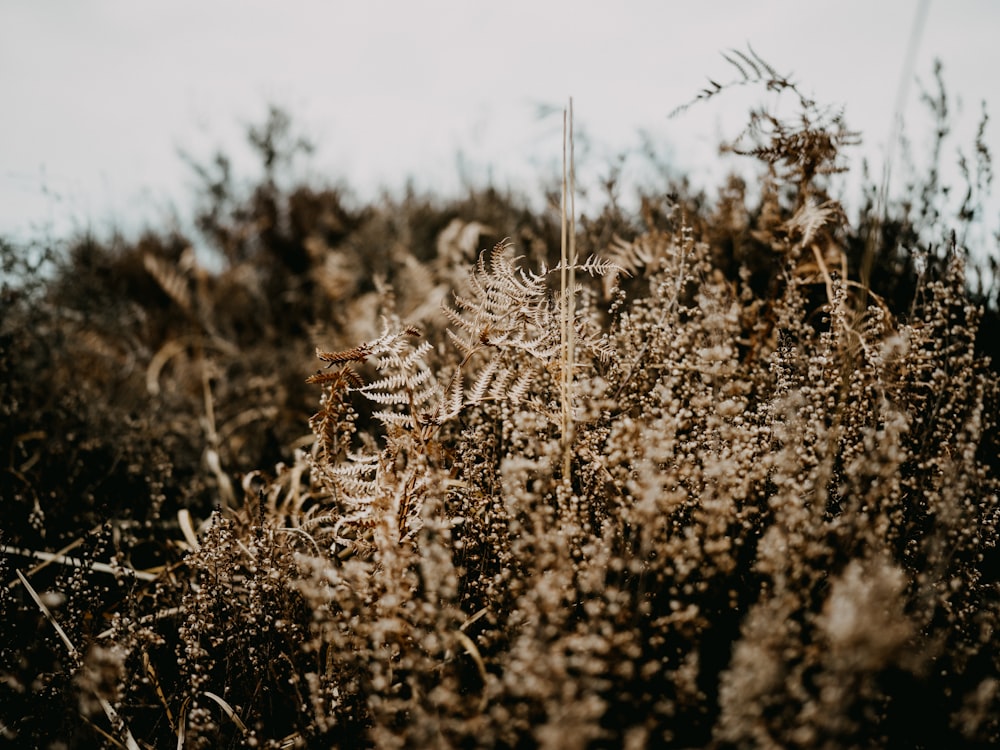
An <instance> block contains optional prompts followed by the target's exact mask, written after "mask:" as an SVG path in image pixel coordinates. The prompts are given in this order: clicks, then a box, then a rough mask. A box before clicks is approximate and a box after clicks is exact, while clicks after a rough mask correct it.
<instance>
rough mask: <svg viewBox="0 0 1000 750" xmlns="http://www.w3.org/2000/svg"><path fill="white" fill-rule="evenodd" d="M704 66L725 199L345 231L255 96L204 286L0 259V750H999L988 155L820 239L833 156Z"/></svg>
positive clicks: (672, 187)
mask: <svg viewBox="0 0 1000 750" xmlns="http://www.w3.org/2000/svg"><path fill="white" fill-rule="evenodd" d="M732 62H733V66H734V70H735V73H734V75H735V80H734V85H741V86H759V87H760V88H761V90H762V91H763V90H765V89H766V90H769V91H771V92H775V93H776V94H777V95H779V96H781V97H783V98H784V99H785V100H786V101H790V102H791V104H793V105H794V109H795V110H796V112H795V115H794V116H793V117H791V118H779V117H778V116H776V115H774V114H772V113H770V112H767V111H764V110H759V111H754V112H752V113H750V121H749V125H748V127H747V129H746V131H745V132H744V133H743V134H742V135H740V136H739V139H738V140H737V141H736V142H735V143H734V144H732V145H731V146H730V150H732V151H735V152H737V154H743V155H744V156H745V157H746V158H748V159H756V160H757V162H758V164H759V170H758V175H759V177H758V178H757V179H756V180H755V181H754V183H753V184H748V183H746V182H744V180H742V179H740V178H737V177H733V178H731V179H729V180H728V181H726V182H725V184H723V185H722V186H721V187H720V188H719V190H718V191H717V192H716V193H714V194H712V195H708V194H705V193H703V192H700V191H697V190H694V189H693V188H691V187H690V186H689V185H688V184H687V183H686V182H684V181H677V182H674V183H672V184H664V185H661V186H660V187H659V189H658V190H650V191H646V192H645V193H644V194H643V195H642V196H641V209H640V210H639V211H638V212H637V213H636V214H634V215H633V214H630V213H627V212H626V211H624V210H623V209H622V208H621V207H620V205H619V203H618V202H617V201H616V200H614V190H615V187H614V186H613V185H609V186H608V192H609V199H608V202H607V206H606V208H605V210H604V211H603V212H602V213H600V214H599V215H595V216H584V217H580V218H579V219H578V220H576V221H573V211H572V210H571V209H570V210H568V211H564V212H563V213H562V215H561V214H560V211H559V208H558V206H559V203H560V201H561V200H563V199H562V198H560V196H559V195H558V192H557V193H556V194H555V195H554V196H553V204H554V205H555V210H553V211H551V212H548V213H539V212H536V211H532V210H531V209H529V208H528V207H527V206H526V205H524V204H522V203H521V202H520V201H519V200H518V198H517V197H516V196H512V195H509V194H503V193H500V192H498V191H496V190H492V189H486V188H484V189H475V190H470V191H469V194H468V195H467V196H466V197H465V198H462V199H451V200H443V199H440V198H437V197H434V196H422V195H415V194H408V195H404V196H402V197H398V198H386V199H385V200H384V201H382V202H380V203H378V204H376V205H366V206H357V205H352V202H351V200H350V198H349V196H348V195H345V193H344V192H343V191H341V190H339V189H332V188H320V187H315V186H311V185H288V184H286V183H285V181H283V174H284V170H286V169H288V168H289V165H290V164H291V162H292V161H293V160H295V159H296V158H299V157H301V156H302V155H303V154H302V151H303V150H304V144H302V143H301V142H300V141H299V140H298V139H297V138H296V137H295V134H294V132H293V129H292V127H291V124H290V123H289V121H288V119H287V117H285V116H284V115H283V114H282V113H281V112H280V111H272V112H271V113H270V116H269V118H268V119H267V121H266V122H264V123H263V124H261V125H260V126H259V127H255V128H252V129H251V130H250V133H249V136H250V141H251V143H252V144H253V146H254V147H255V148H256V149H257V151H258V153H259V154H260V157H261V164H262V167H263V170H262V173H261V176H260V179H259V180H258V181H257V182H256V184H254V185H253V186H251V187H249V188H246V187H244V186H243V185H241V184H240V183H239V182H238V181H237V180H236V178H235V177H234V175H233V174H232V169H231V167H230V164H229V161H228V160H227V159H226V157H225V156H224V155H221V154H220V155H219V156H218V157H217V158H216V159H215V160H214V161H213V162H211V163H209V164H205V165H198V166H196V172H197V175H198V177H199V179H200V181H201V184H202V185H203V191H202V194H201V196H200V201H201V202H200V205H199V209H198V213H197V231H198V234H199V239H198V240H197V242H200V243H201V244H202V245H204V246H206V247H208V248H210V249H211V251H212V252H213V253H214V254H215V256H214V257H215V259H216V260H217V261H218V262H217V264H216V265H212V264H209V263H207V262H206V260H205V258H204V257H203V256H201V255H199V254H196V253H195V252H194V251H193V250H192V245H193V241H192V239H191V238H189V237H187V236H184V235H183V233H182V232H180V231H179V230H170V229H165V230H163V231H161V232H152V231H151V232H148V233H146V234H145V235H144V236H142V237H141V238H139V239H138V240H135V239H125V238H121V237H111V238H97V237H93V236H79V237H74V238H71V239H65V240H61V241H59V242H48V243H45V242H37V243H33V244H27V245H23V244H14V243H11V242H9V241H4V240H0V255H2V260H3V289H2V295H3V297H2V304H0V420H2V428H0V461H2V471H0V503H2V505H0V513H2V526H0V544H2V556H0V617H2V623H3V625H2V628H0V742H2V743H4V744H5V746H11V747H33V748H90V747H97V746H102V747H113V748H129V749H130V750H131V749H135V748H165V747H177V748H227V747H260V748H292V747H310V748H329V747H345V748H353V747H379V748H404V747H411V748H431V747H461V748H474V747H510V748H534V747H540V748H570V749H572V748H592V747H593V748H597V747H625V748H645V747H663V748H720V749H721V748H757V747H761V748H768V747H771V748H848V747H864V748H879V747H886V748H889V747H907V748H919V747H928V748H930V747H951V748H960V747H995V746H997V745H998V744H1000V554H998V550H997V544H996V542H997V532H998V523H1000V501H998V494H1000V458H998V457H1000V434H998V429H997V427H998V425H997V420H998V413H1000V379H998V370H997V365H996V363H997V361H998V360H997V356H998V354H1000V352H998V351H997V333H996V330H997V325H998V324H1000V316H998V293H1000V286H998V284H997V281H996V278H997V277H996V270H997V268H996V259H997V257H998V248H997V246H996V244H994V246H993V247H992V248H977V252H978V256H977V257H992V258H993V261H992V264H993V267H992V269H991V268H989V267H988V266H987V267H985V268H979V267H978V266H974V264H973V263H972V262H971V261H970V260H969V259H968V256H967V249H966V248H965V247H963V242H964V238H965V237H966V236H967V234H966V230H967V229H968V227H969V226H971V225H972V224H973V223H974V222H976V221H978V220H979V219H980V218H981V217H980V212H981V210H982V208H981V206H982V202H981V199H982V196H983V195H984V194H985V191H987V190H988V189H989V183H990V181H991V178H992V173H991V165H990V154H989V151H988V149H987V148H986V146H985V144H984V143H983V141H982V138H978V139H977V140H976V143H974V144H967V145H968V153H969V157H968V160H967V162H963V164H964V166H965V169H964V171H963V174H964V175H965V176H966V178H967V182H968V184H967V185H959V186H952V189H951V191H950V195H952V196H955V195H959V196H960V195H966V198H965V200H964V201H963V202H962V203H961V206H960V208H959V210H958V211H948V210H946V209H945V208H944V206H945V202H944V201H943V197H942V196H944V195H946V194H949V191H948V186H945V185H942V184H940V178H939V176H938V171H937V169H936V168H935V169H931V170H930V171H928V172H925V173H921V174H918V175H916V176H915V177H914V178H913V181H912V182H909V183H907V184H906V185H904V186H903V187H902V189H901V190H900V191H898V194H896V195H895V197H892V196H891V195H890V196H889V197H888V198H886V196H885V194H884V193H882V192H881V191H880V189H879V186H878V185H873V186H872V187H871V188H869V189H867V191H866V193H865V195H864V196H863V197H862V200H860V201H859V202H860V204H861V208H860V210H858V211H857V215H856V216H855V217H853V218H852V217H849V216H848V215H847V212H846V211H845V210H844V209H843V208H842V207H841V205H840V204H839V203H838V202H837V200H835V198H834V197H833V196H832V195H830V193H829V190H830V178H831V175H834V174H836V173H837V172H838V171H839V170H841V169H842V164H843V161H842V158H843V152H844V149H849V148H850V147H851V145H852V144H853V143H855V142H856V141H857V139H858V137H859V136H857V135H856V134H854V133H852V132H850V130H849V129H848V128H847V126H846V125H845V123H844V120H843V118H842V117H841V115H840V113H838V112H836V111H830V110H827V109H825V108H823V107H822V106H821V105H819V104H817V103H816V102H814V101H811V100H810V99H808V98H806V97H805V96H803V95H802V94H801V93H800V91H799V89H798V88H797V87H796V86H795V85H794V84H793V83H792V82H790V81H789V80H787V79H786V78H784V77H783V76H780V75H779V74H778V73H777V72H776V71H774V70H773V69H772V68H771V67H770V66H768V65H767V64H766V63H764V62H763V61H761V60H760V59H759V58H757V57H756V56H754V55H753V54H742V53H736V54H735V55H734V56H733V59H732ZM726 88H727V87H726V86H718V87H715V86H713V88H711V89H708V90H706V91H705V92H703V93H702V95H701V97H700V98H710V97H713V96H716V95H723V94H724V93H725V89H726ZM924 98H925V100H926V102H927V104H928V111H929V113H930V125H929V128H930V129H932V131H933V132H937V134H938V136H937V142H936V143H937V146H936V147H935V148H936V152H937V153H938V154H940V152H941V149H940V144H941V143H942V142H943V141H944V139H945V138H947V118H948V109H947V107H948V98H947V96H946V95H945V92H944V87H943V85H941V84H940V77H938V78H937V82H936V84H935V85H934V86H931V87H930V89H929V91H928V92H925V95H924ZM680 116H683V114H681V115H680ZM981 133H982V130H981V131H980V134H981ZM568 163H569V165H570V167H572V159H569V160H568ZM898 171H899V172H900V173H902V172H903V170H902V169H900V170H898ZM570 205H571V204H570ZM567 216H568V219H567V218H566V217H567ZM994 241H995V240H994ZM991 357H992V359H991Z"/></svg>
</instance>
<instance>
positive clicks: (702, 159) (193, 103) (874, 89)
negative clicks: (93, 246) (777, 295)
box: [0, 0, 1000, 239]
mask: <svg viewBox="0 0 1000 750" xmlns="http://www.w3.org/2000/svg"><path fill="white" fill-rule="evenodd" d="M624 7H625V10H616V11H614V12H610V11H608V10H607V9H606V8H607V6H605V5H603V4H600V3H597V2H585V3H574V4H572V5H569V4H563V3H549V4H545V5H539V4H534V3H528V2H512V3H506V4H504V6H503V7H498V6H495V5H488V4H485V3H471V4H461V5H460V4H456V3H449V2H444V1H443V0H438V1H436V2H430V3H423V4H420V5H416V4H406V5H403V4H395V3H369V4H348V3H332V4H327V3H318V2H293V3H289V4H282V5H280V6H279V5H278V4H276V3H266V2H249V3H239V4H236V3H232V2H222V3H215V4H211V5H206V4H200V3H194V2H175V3H171V4H169V5H165V4H164V5H158V6H148V5H144V6H141V7H140V6H136V5H135V4H133V3H128V2H124V1H123V0H100V1H98V2H93V3H88V4H86V5H84V4H78V3H73V2H53V3H47V4H44V5H42V4H34V3H32V4H29V3H23V4H13V5H7V6H6V8H5V10H4V11H3V12H2V15H3V16H4V23H3V24H0V27H2V28H0V70H2V71H3V72H2V73H0V93H2V101H3V102H4V104H5V110H6V112H7V114H6V117H5V123H4V124H5V128H6V135H7V137H6V138H4V139H2V141H0V235H2V236H13V237H17V238H22V239H23V238H28V237H33V236H38V235H39V234H40V233H41V234H46V233H51V234H52V235H53V236H62V235H64V234H66V233H67V232H73V231H79V230H84V229H93V230H95V231H97V232H99V233H100V232H102V231H106V230H108V229H110V228H118V229H122V230H124V231H126V232H136V231H139V230H141V229H142V228H143V227H147V226H148V227H150V228H154V229H155V228H157V227H160V226H162V225H163V224H164V222H165V221H168V220H169V218H170V216H171V215H172V214H176V215H177V216H178V217H179V218H180V219H181V220H182V221H183V220H184V219H186V218H187V217H189V216H190V214H191V212H192V210H193V208H194V204H195V198H196V196H195V194H194V190H193V186H194V184H195V181H194V177H193V173H192V172H191V171H190V169H189V168H188V167H187V166H186V165H185V164H184V162H183V160H182V159H181V158H180V156H179V155H178V152H179V151H181V150H183V151H186V152H188V153H190V154H191V155H192V156H193V157H194V158H196V159H199V160H201V161H207V160H208V158H209V157H210V156H211V155H212V154H213V153H214V152H215V151H216V150H221V151H223V152H225V153H226V154H228V155H230V156H231V157H233V158H234V164H235V166H236V172H237V175H238V176H241V177H247V178H250V177H252V176H253V175H254V174H255V173H256V170H255V165H254V164H253V163H252V162H251V161H250V160H249V157H247V153H248V150H247V148H246V145H245V144H246V138H245V130H246V127H247V126H248V125H251V124H259V123H261V122H262V121H263V120H264V118H265V116H266V113H267V109H268V107H269V106H271V105H275V106H278V107H280V108H282V109H283V110H285V111H286V112H287V113H288V114H289V115H290V116H291V118H292V123H293V127H295V128H296V129H297V130H298V132H300V133H302V134H303V135H305V136H307V137H308V138H309V139H311V140H312V141H313V142H314V143H315V145H316V146H317V151H316V153H315V155H314V156H313V158H311V159H310V160H308V162H306V163H305V168H304V169H303V171H302V173H301V177H302V178H303V179H308V180H311V181H313V182H316V183H320V184H322V183H327V184H340V185H344V186H346V187H347V188H348V189H350V190H351V191H352V192H353V194H354V195H355V197H356V198H357V200H358V201H360V202H364V201H369V200H374V199H377V198H378V196H379V193H380V191H382V190H385V189H388V190H396V191H398V190H400V189H402V188H403V187H404V186H405V185H406V184H407V182H411V183H412V184H413V185H414V186H415V187H416V188H417V189H419V190H421V191H424V192H428V193H434V194H439V195H442V196H445V197H446V196H449V195H456V194H458V193H459V192H460V190H461V187H462V179H463V177H464V178H467V179H469V180H471V181H472V182H474V183H476V184H484V183H485V182H487V181H491V182H492V183H493V184H495V185H496V186H498V187H500V188H511V189H513V190H515V191H517V192H518V193H519V194H523V195H525V197H526V198H529V199H532V198H537V195H538V189H539V184H540V183H541V182H542V181H543V180H546V179H549V178H551V176H552V174H551V173H552V172H553V171H554V170H556V169H558V159H559V156H560V134H559V122H560V118H559V116H558V111H559V108H561V107H562V106H564V104H565V102H566V101H567V99H568V98H569V97H570V96H572V97H573V101H574V109H575V113H576V125H577V129H578V133H580V134H581V144H582V146H581V150H580V153H579V158H580V160H581V169H582V172H583V177H584V178H586V177H587V174H588V170H589V174H590V175H591V177H592V178H593V176H594V175H595V174H597V173H600V172H601V171H602V170H605V171H606V168H607V165H608V164H610V163H611V161H613V159H614V158H615V156H616V155H617V154H619V153H622V152H624V151H627V150H629V149H635V148H636V147H637V146H638V144H639V142H640V133H643V134H645V135H646V136H647V137H648V138H650V139H651V141H652V142H653V143H654V144H655V145H656V147H657V151H658V155H659V156H660V157H662V158H663V160H664V162H665V163H667V164H668V165H669V166H670V167H671V168H672V169H674V170H675V171H676V173H678V174H680V173H684V174H688V175H690V176H691V177H692V178H693V179H694V181H695V183H696V184H702V185H703V186H705V187H711V186H712V185H713V184H715V182H716V181H717V180H718V178H719V177H720V176H721V173H722V172H723V171H724V170H725V169H726V167H725V166H724V165H723V166H720V164H721V162H720V159H719V157H718V156H717V154H716V148H717V146H718V144H719V142H720V141H722V140H724V139H732V138H733V137H735V136H736V135H737V134H738V133H739V132H740V130H741V128H742V126H743V125H744V124H745V122H746V115H747V110H748V107H749V106H750V105H751V104H754V103H756V102H758V101H761V100H762V97H763V92H761V91H759V90H749V89H748V91H747V92H746V93H744V92H742V91H735V92H730V93H727V94H726V95H725V96H723V97H720V98H719V101H718V102H711V103H708V104H705V105H699V106H697V107H694V108H692V109H691V110H689V111H688V112H686V113H685V114H684V115H682V116H679V117H675V118H669V117H668V115H669V113H670V112H671V111H672V110H673V109H675V108H676V107H677V106H679V105H681V104H683V103H685V102H686V101H689V100H690V99H691V98H692V97H693V96H694V95H695V94H696V93H697V92H698V91H699V90H700V89H701V88H703V87H704V86H705V85H706V83H707V80H708V79H709V78H713V79H716V80H729V79H731V78H732V77H733V74H734V72H735V71H734V70H733V68H732V67H731V66H729V65H728V64H727V63H726V62H725V60H724V59H723V57H722V53H723V52H725V51H726V50H728V49H744V50H745V49H747V45H748V44H749V45H752V46H753V48H754V49H755V50H756V51H757V52H758V53H759V54H760V55H761V57H763V58H764V59H765V60H767V61H768V62H769V63H771V64H772V65H773V66H774V67H776V68H777V69H779V70H780V71H781V72H783V73H785V72H788V73H791V74H792V75H793V78H794V80H795V81H797V82H798V83H800V84H801V86H802V88H803V90H804V91H806V92H807V93H809V94H811V95H814V96H815V97H816V99H817V100H818V101H819V102H821V103H826V104H830V105H833V106H843V107H844V109H845V113H846V120H847V122H848V124H849V125H850V126H851V127H853V128H855V129H857V130H859V131H861V133H862V136H863V138H864V146H863V147H862V148H860V149H857V150H856V152H855V160H854V165H855V177H853V178H852V179H855V180H856V179H857V168H858V166H857V165H859V164H860V160H861V158H862V157H864V158H867V159H868V160H869V163H870V166H871V168H872V171H873V172H874V173H876V174H878V173H879V170H880V169H881V165H882V160H883V159H884V154H885V144H886V141H887V139H888V137H889V133H890V128H891V124H892V114H893V111H894V105H895V99H896V97H897V95H898V92H899V88H900V85H899V84H900V80H901V75H902V73H903V67H904V64H905V59H906V53H907V49H908V45H909V43H910V37H911V32H912V30H913V27H914V20H915V18H916V15H917V12H918V8H919V7H920V4H919V3H910V2H904V1H903V0H896V1H892V2H880V3H860V2H843V3H837V4H833V3H810V4H802V3H792V2H788V1H787V0H772V1H771V2H767V3H763V4H755V5H753V6H752V7H747V6H745V5H744V4H740V3H734V2H719V3H705V4H701V5H698V6H695V7H685V8H684V10H683V11H677V10H675V8H676V7H677V6H674V5H671V4H665V3H655V2H636V3H629V4H627V5H626V6H624ZM997 28H1000V5H997V4H994V3H990V2H985V1H983V0H978V1H977V0H967V1H966V2H958V3H951V4H947V5H946V4H944V3H940V2H937V3H935V2H931V3H929V6H928V13H927V16H926V20H925V24H924V27H923V31H922V34H921V35H920V38H919V43H918V45H917V48H916V49H917V51H916V56H915V59H914V63H913V69H912V76H913V78H919V79H921V80H922V81H923V83H924V85H926V86H928V87H932V86H933V81H932V65H933V60H934V59H935V58H939V59H941V60H942V62H943V64H944V76H945V82H946V85H947V88H948V92H949V94H950V95H952V96H953V97H954V98H955V101H956V102H959V101H960V102H961V105H962V111H961V112H958V113H956V117H955V119H954V125H955V131H956V132H955V133H954V136H953V138H952V140H951V149H952V151H951V152H949V153H945V154H944V159H943V160H944V162H945V166H946V167H947V166H948V165H949V164H953V163H954V162H955V161H956V158H957V157H956V153H955V151H954V149H958V148H962V149H964V150H965V152H966V153H967V154H970V153H971V150H972V145H973V143H972V139H973V136H974V133H975V127H976V125H977V123H978V119H979V111H980V102H981V101H982V100H983V99H986V100H987V111H990V110H989V107H990V106H991V105H992V106H995V105H996V101H995V100H994V101H990V98H991V97H994V99H995V98H996V97H995V94H994V92H995V91H996V85H995V82H994V81H993V80H992V79H993V74H994V72H995V71H996V70H998V69H1000V50H998V48H997V46H996V45H995V44H994V43H993V40H992V35H993V32H994V31H995V30H996V29H997ZM918 99H919V90H918V88H917V87H916V86H914V85H912V84H911V86H910V89H909V96H908V102H907V107H906V109H905V114H906V117H905V123H906V127H907V133H906V134H907V136H908V137H909V138H910V139H911V140H912V141H913V142H914V144H913V148H914V153H915V155H916V156H917V157H918V158H921V157H923V155H924V153H925V152H926V149H922V147H921V144H922V143H923V142H924V141H925V140H926V139H928V138H929V137H930V134H931V121H930V117H929V115H928V114H926V109H925V108H923V109H922V108H921V107H920V104H919V102H918ZM541 110H550V111H553V112H555V115H554V116H549V117H540V116H539V111H541ZM998 132H1000V131H998V127H997V124H996V121H995V119H994V120H991V122H990V123H989V128H988V130H987V139H986V140H987V143H988V144H989V145H990V147H991V148H992V149H993V151H994V153H995V152H996V151H997V149H998V145H1000V136H998ZM588 145H589V149H588V148H587V147H588ZM463 172H464V174H463ZM629 176H630V175H628V174H626V177H629ZM995 203H996V202H995V201H994V204H991V207H992V205H995ZM995 213H996V211H995V210H994V214H995ZM997 218H998V217H997V216H996V215H994V216H992V217H987V222H988V223H991V224H992V225H995V224H996V223H997Z"/></svg>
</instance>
